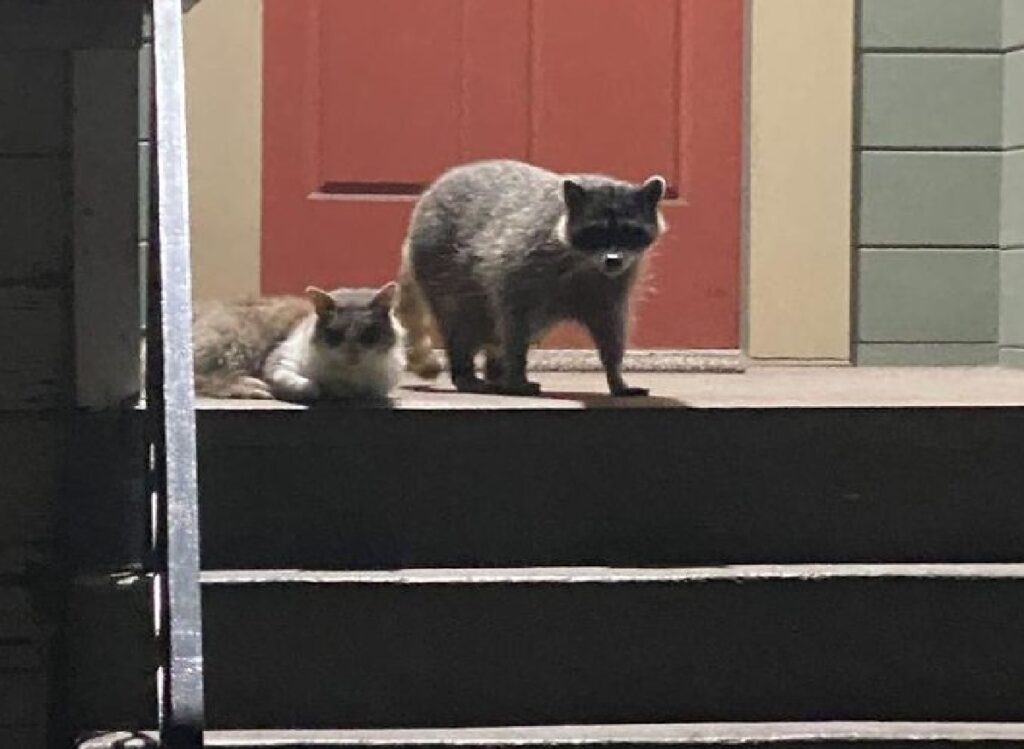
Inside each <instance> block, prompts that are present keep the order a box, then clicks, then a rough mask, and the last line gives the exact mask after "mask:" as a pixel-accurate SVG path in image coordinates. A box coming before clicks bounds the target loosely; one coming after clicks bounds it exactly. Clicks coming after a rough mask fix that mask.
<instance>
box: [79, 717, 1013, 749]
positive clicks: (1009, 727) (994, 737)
mask: <svg viewBox="0 0 1024 749" xmlns="http://www.w3.org/2000/svg"><path fill="white" fill-rule="evenodd" d="M147 739H148V740H150V741H151V740H153V739H155V734H148V735H146V736H145V737H142V736H136V737H134V738H133V735H132V734H125V733H112V734H107V735H104V736H98V737H96V738H93V739H89V740H87V741H85V742H83V743H82V744H81V745H80V749H134V747H133V742H134V746H137V747H140V748H141V747H146V746H148V744H147V743H146V742H147ZM1022 744H1024V724H1020V723H868V722H863V723H705V724H665V725H617V726H551V727H525V728H476V729H473V728H469V729H434V730H401V731H394V730H391V731H210V732H208V734H207V736H206V746H207V747H211V748H215V749H314V748H315V747H352V748H354V749H362V748H363V747H373V749H390V748H392V747H394V749H413V748H415V749H435V748H436V749H448V748H454V747H458V749H484V747H623V749H625V748H626V747H673V746H676V747H698V746H737V745H741V746H744V747H751V748H753V749H757V748H758V747H766V748H767V747H776V748H777V749H783V748H784V747H802V748H803V749H807V748H809V747H838V746H871V747H874V746H884V747H886V749H897V748H898V747H914V748H917V749H921V748H923V747H929V746H935V747H939V746H941V747H944V748H945V749H958V748H959V747H963V748H964V749H967V748H968V747H979V748H982V747H983V748H984V749H994V748H995V747H1007V748H1009V747H1020V746H1021V745H1022Z"/></svg>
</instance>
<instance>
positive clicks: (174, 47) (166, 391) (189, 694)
mask: <svg viewBox="0 0 1024 749" xmlns="http://www.w3.org/2000/svg"><path fill="white" fill-rule="evenodd" d="M152 8H153V35H154V38H153V49H154V71H155V97H154V100H155V118H154V122H155V138H154V144H155V147H154V149H153V154H154V158H153V161H154V163H153V175H154V184H153V192H154V195H153V197H154V200H153V202H152V205H153V206H154V210H153V211H152V219H151V220H152V221H153V226H152V232H151V241H152V242H153V252H152V254H151V258H152V261H153V262H152V264H151V266H150V269H151V274H150V276H151V279H152V281H151V288H150V304H149V313H150V325H149V341H148V349H147V350H148V352H149V364H150V366H149V367H148V371H149V377H148V380H147V382H148V388H147V390H148V400H147V410H148V411H149V412H150V413H151V415H152V424H153V427H154V428H153V432H152V445H153V452H152V460H153V466H152V470H153V477H154V479H155V487H154V488H155V490H156V491H155V493H156V497H157V511H156V514H157V529H156V530H157V533H156V539H155V540H156V551H157V554H156V565H157V570H156V573H157V574H156V585H157V586H158V592H159V602H158V606H159V628H160V631H159V633H158V635H159V637H160V642H161V646H162V653H163V659H162V664H161V672H160V740H161V745H162V746H163V747H166V749H198V748H199V747H202V746H203V727H204V721H205V717H204V703H203V639H202V604H201V591H200V581H199V512H198V509H199V508H198V482H197V476H196V435H195V398H194V393H193V379H192V281H191V258H190V255H191V253H190V245H189V215H188V153H187V147H186V137H185V66H184V50H183V29H182V6H181V0H152ZM154 287H155V288H154Z"/></svg>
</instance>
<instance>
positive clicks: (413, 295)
mask: <svg viewBox="0 0 1024 749" xmlns="http://www.w3.org/2000/svg"><path fill="white" fill-rule="evenodd" d="M395 316H396V317H397V318H398V320H399V322H401V324H402V327H403V328H405V333H406V338H405V357H406V362H407V363H408V366H409V369H410V370H412V371H413V372H415V373H416V374H417V375H419V376H420V377H422V378H423V379H425V380H434V379H437V376H438V375H439V374H441V362H440V361H438V358H437V355H436V354H435V353H434V347H433V344H432V342H431V340H430V323H431V314H430V307H429V305H428V304H427V300H426V299H425V298H424V296H423V290H422V289H421V288H420V285H419V284H418V283H417V282H416V279H415V278H414V274H413V270H412V266H411V262H410V260H409V245H408V243H406V245H405V246H404V247H403V248H402V267H401V268H400V269H399V271H398V303H397V304H396V305H395Z"/></svg>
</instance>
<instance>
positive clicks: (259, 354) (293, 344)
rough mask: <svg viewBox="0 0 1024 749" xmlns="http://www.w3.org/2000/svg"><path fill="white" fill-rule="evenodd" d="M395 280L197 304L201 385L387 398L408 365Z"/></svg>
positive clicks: (311, 396)
mask: <svg viewBox="0 0 1024 749" xmlns="http://www.w3.org/2000/svg"><path fill="white" fill-rule="evenodd" d="M396 290H397V287H396V285H395V284H394V283H389V284H387V285H385V286H383V287H381V288H380V289H378V290H372V289H337V290H335V291H331V292H326V291H323V290H321V289H318V288H316V287H312V286H311V287H309V288H308V289H306V294H305V296H266V297H255V298H251V299H247V300H242V301H237V302H201V303H199V304H197V305H196V309H195V313H194V317H193V326H192V336H193V347H194V371H195V382H196V393H197V394H199V395H205V396H210V397H214V398H259V399H269V398H277V399H279V400H285V401H295V402H309V401H314V400H318V399H333V398H343V399H359V400H382V399H385V398H387V397H388V394H389V393H390V392H391V390H392V389H393V388H394V387H395V385H397V384H398V378H399V376H400V374H401V372H402V369H403V368H404V365H405V360H404V354H403V345H402V329H401V326H400V325H399V324H398V322H397V320H396V319H395V317H394V315H393V314H392V306H393V302H394V299H395V292H396Z"/></svg>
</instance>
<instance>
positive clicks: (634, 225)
mask: <svg viewBox="0 0 1024 749" xmlns="http://www.w3.org/2000/svg"><path fill="white" fill-rule="evenodd" d="M562 194H563V196H564V199H565V206H566V216H565V220H564V240H565V242H566V244H568V245H570V246H571V247H572V248H573V249H575V250H577V251H578V252H582V253H584V254H585V255H586V256H587V257H588V258H589V260H590V261H591V262H592V263H593V264H594V265H595V266H596V267H597V268H598V269H599V270H600V271H601V272H602V273H604V274H606V275H608V276H618V275H620V274H622V273H625V272H626V271H627V270H629V269H630V268H631V267H632V266H633V265H634V263H636V261H637V260H639V259H640V257H641V256H642V255H643V253H644V251H645V250H646V249H647V248H648V247H650V246H651V245H652V244H654V241H655V240H656V239H657V238H658V235H659V234H660V233H661V231H662V229H663V226H664V223H663V220H662V218H661V214H660V212H659V211H658V205H659V203H660V202H661V199H662V197H663V196H664V194H665V180H664V179H663V178H662V177H651V178H650V179H648V180H647V181H646V182H644V184H643V185H640V186H636V185H623V184H616V183H611V184H608V183H606V184H588V183H585V182H579V181H576V180H572V179H566V180H565V181H564V182H563V183H562ZM560 231H562V229H560Z"/></svg>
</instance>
